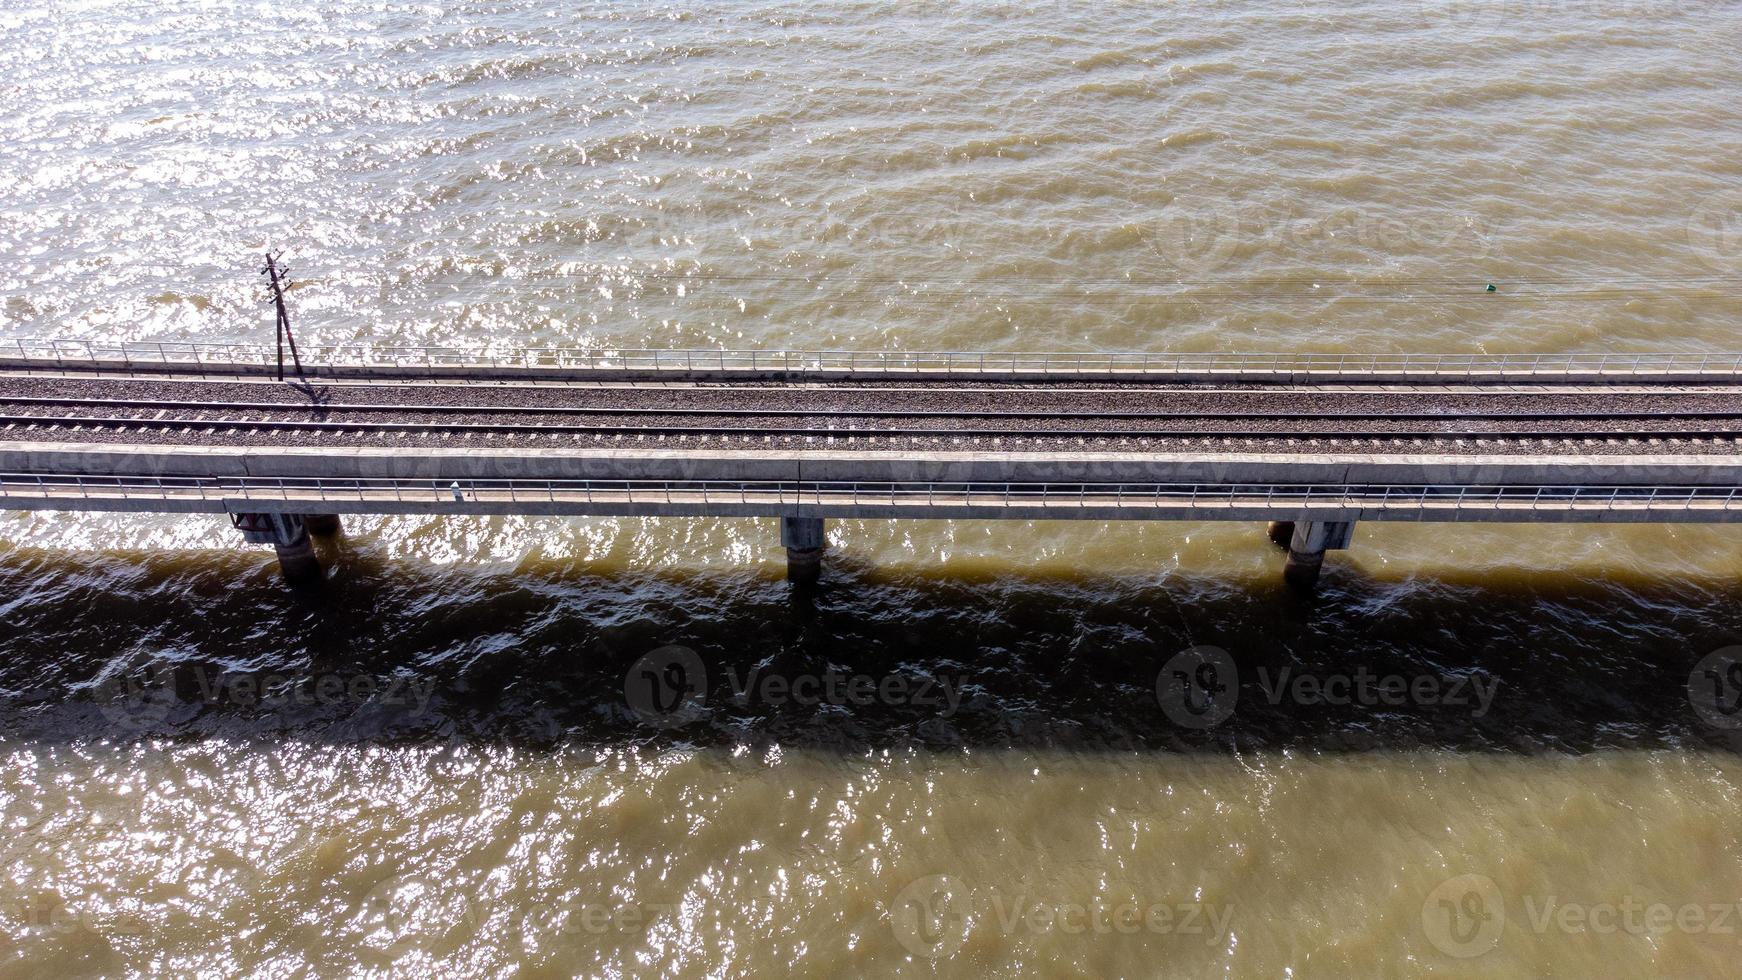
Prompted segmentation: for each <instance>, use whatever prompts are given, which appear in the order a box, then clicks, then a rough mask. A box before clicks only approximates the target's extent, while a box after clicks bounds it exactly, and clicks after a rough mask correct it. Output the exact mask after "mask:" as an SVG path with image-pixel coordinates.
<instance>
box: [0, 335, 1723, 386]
mask: <svg viewBox="0 0 1742 980" xmlns="http://www.w3.org/2000/svg"><path fill="white" fill-rule="evenodd" d="M303 351H304V359H305V360H306V361H307V362H308V363H309V364H310V365H311V368H313V369H315V370H318V369H319V368H321V367H361V368H392V369H400V370H417V369H434V368H445V369H456V368H457V369H464V368H479V369H504V368H507V369H524V370H531V369H559V370H582V371H641V372H671V373H684V372H720V373H729V372H738V373H743V372H750V373H757V372H801V373H831V374H834V373H846V374H851V373H905V374H919V375H940V376H964V377H971V376H974V375H980V374H1025V375H1039V374H1047V375H1091V374H1130V375H1172V374H1186V375H1218V374H1225V375H1239V374H1293V375H1301V374H1306V375H1312V374H1320V375H1375V374H1376V375H1414V374H1420V375H1437V376H1452V377H1458V376H1466V377H1468V376H1485V377H1487V376H1504V377H1517V378H1531V377H1556V376H1564V375H1591V374H1603V375H1617V376H1652V375H1664V374H1673V375H1705V376H1712V377H1722V376H1729V375H1742V353H1733V354H1725V353H1648V354H1596V353H1593V354H1314V353H1269V354H1267V353H1143V352H1108V353H1092V352H1091V353H1059V352H1051V353H1049V352H1036V353H1020V352H997V353H995V352H989V351H844V350H790V351H788V350H635V349H627V348H579V347H546V348H531V347H525V348H522V347H510V348H504V347H480V348H467V347H405V346H382V345H371V344H342V345H315V346H313V347H304V349H303ZM0 358H17V359H21V360H25V361H30V362H33V363H52V364H59V365H93V366H103V365H120V366H123V367H150V366H198V367H214V368H217V367H228V366H246V367H254V366H256V365H258V366H261V367H267V366H271V365H273V364H275V363H276V360H275V358H276V355H275V353H274V350H273V348H271V347H268V346H263V345H257V344H195V343H176V342H137V343H96V342H91V341H85V340H16V341H10V342H0Z"/></svg>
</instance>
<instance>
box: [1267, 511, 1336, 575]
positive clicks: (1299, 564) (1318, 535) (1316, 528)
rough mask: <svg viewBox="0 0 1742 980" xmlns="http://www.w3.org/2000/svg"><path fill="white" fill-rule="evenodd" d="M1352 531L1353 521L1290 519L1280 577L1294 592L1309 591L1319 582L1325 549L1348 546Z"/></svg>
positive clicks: (1280, 522)
mask: <svg viewBox="0 0 1742 980" xmlns="http://www.w3.org/2000/svg"><path fill="white" fill-rule="evenodd" d="M1276 523H1278V524H1282V523H1288V522H1285V521H1278V522H1276ZM1273 527H1274V525H1273ZM1273 533H1274V531H1273ZM1354 535H1355V522H1354V521H1296V522H1294V534H1293V535H1292V536H1291V537H1290V538H1289V542H1288V562H1287V563H1286V564H1284V565H1283V566H1282V580H1283V581H1284V582H1287V583H1288V586H1289V588H1291V589H1294V590H1295V591H1296V592H1311V591H1313V589H1314V588H1316V587H1317V586H1318V584H1319V571H1320V569H1322V568H1323V567H1324V564H1325V552H1326V551H1331V550H1337V551H1340V550H1342V549H1344V548H1347V547H1349V541H1350V539H1351V538H1353V537H1354ZM1272 540H1274V538H1273V539H1272Z"/></svg>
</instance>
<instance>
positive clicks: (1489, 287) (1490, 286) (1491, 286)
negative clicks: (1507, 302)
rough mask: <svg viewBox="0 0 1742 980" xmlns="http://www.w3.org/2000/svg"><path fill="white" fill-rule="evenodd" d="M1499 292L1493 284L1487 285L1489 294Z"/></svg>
mask: <svg viewBox="0 0 1742 980" xmlns="http://www.w3.org/2000/svg"><path fill="white" fill-rule="evenodd" d="M1499 291H1500V290H1499V289H1498V288H1497V287H1496V286H1495V285H1494V284H1493V283H1489V284H1488V292H1490V293H1497V292H1499Z"/></svg>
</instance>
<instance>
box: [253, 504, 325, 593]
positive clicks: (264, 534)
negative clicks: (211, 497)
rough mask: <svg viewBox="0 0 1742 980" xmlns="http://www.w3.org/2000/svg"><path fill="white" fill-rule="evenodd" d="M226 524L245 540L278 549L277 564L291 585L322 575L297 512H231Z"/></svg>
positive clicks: (312, 545) (302, 583)
mask: <svg viewBox="0 0 1742 980" xmlns="http://www.w3.org/2000/svg"><path fill="white" fill-rule="evenodd" d="M230 524H231V525H232V526H233V527H235V528H236V530H238V531H241V532H242V537H243V538H244V539H245V540H247V541H248V542H249V543H251V544H269V545H272V550H273V551H276V552H278V567H279V569H280V570H281V571H283V572H284V578H285V580H286V581H288V582H290V583H291V584H293V585H304V584H307V583H310V582H318V581H320V580H321V579H322V578H324V577H325V573H324V572H322V570H321V560H320V559H319V558H316V557H315V549H314V544H313V543H312V542H311V541H310V540H309V535H308V526H307V525H306V524H304V523H303V519H302V517H301V515H298V514H231V515H230Z"/></svg>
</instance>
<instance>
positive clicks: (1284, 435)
mask: <svg viewBox="0 0 1742 980" xmlns="http://www.w3.org/2000/svg"><path fill="white" fill-rule="evenodd" d="M20 426H22V427H27V428H35V427H40V428H44V429H49V430H54V429H62V428H71V429H75V430H77V429H83V428H90V429H109V430H116V431H125V430H128V429H204V430H220V429H229V430H244V429H248V430H254V431H259V432H299V431H301V432H341V433H347V432H348V433H356V434H367V433H371V432H376V433H381V434H384V435H393V434H401V433H403V434H413V433H415V434H428V435H443V434H456V433H457V434H464V435H470V434H477V433H488V434H529V435H548V436H552V437H555V436H559V435H571V436H595V435H604V436H618V435H635V436H720V437H741V436H770V437H772V436H780V437H812V438H846V437H857V438H866V437H877V438H891V439H911V438H975V439H1254V440H1278V439H1307V440H1312V439H1364V440H1378V441H1399V440H1405V439H1424V440H1432V441H1437V442H1444V441H1448V440H1457V439H1509V440H1521V441H1523V440H1530V441H1542V440H1558V441H1582V442H1590V441H1601V440H1608V439H1737V438H1742V428H1730V429H1713V428H1699V429H1633V430H1613V429H1610V430H1597V431H1579V430H1565V429H1557V430H1550V431H1536V430H1527V431H1512V430H1505V429H1464V430H1457V429H1420V430H1379V431H1368V430H1353V431H1348V430H1326V431H1311V430H1308V431H1303V430H1292V429H1283V430H1276V429H1252V430H1248V429H1220V430H1218V429H1131V430H1125V429H861V428H850V427H845V428H843V427H835V428H793V427H790V426H605V425H593V426H582V425H541V424H531V423H507V422H452V423H445V424H433V423H424V422H368V423H364V422H322V421H308V420H255V419H188V418H162V419H137V418H102V417H90V416H74V415H47V416H18V415H0V427H6V428H9V429H10V428H16V427H20Z"/></svg>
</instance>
